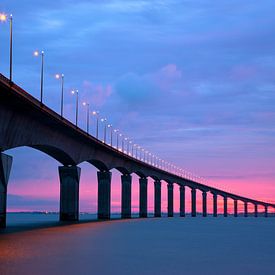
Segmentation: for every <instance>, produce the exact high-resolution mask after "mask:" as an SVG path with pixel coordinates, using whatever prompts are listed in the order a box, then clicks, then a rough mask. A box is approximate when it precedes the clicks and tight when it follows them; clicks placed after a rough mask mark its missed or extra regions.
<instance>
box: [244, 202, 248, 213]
mask: <svg viewBox="0 0 275 275" xmlns="http://www.w3.org/2000/svg"><path fill="white" fill-rule="evenodd" d="M244 216H245V217H248V206H247V201H245V202H244Z"/></svg>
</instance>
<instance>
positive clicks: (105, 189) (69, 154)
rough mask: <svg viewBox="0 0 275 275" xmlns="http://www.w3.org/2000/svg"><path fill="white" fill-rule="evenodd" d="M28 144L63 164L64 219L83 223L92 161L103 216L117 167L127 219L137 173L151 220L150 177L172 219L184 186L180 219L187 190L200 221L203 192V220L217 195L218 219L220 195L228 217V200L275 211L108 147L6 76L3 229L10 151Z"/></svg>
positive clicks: (0, 112) (0, 178) (0, 128)
mask: <svg viewBox="0 0 275 275" xmlns="http://www.w3.org/2000/svg"><path fill="white" fill-rule="evenodd" d="M21 146H28V147H32V148H35V149H37V150H40V151H42V152H44V153H46V154H48V155H49V156H51V157H53V158H54V159H56V160H57V161H59V162H60V163H61V164H62V166H60V167H59V177H60V220H78V217H79V179H80V172H81V169H80V168H79V167H78V166H77V165H79V164H80V163H82V162H84V161H87V162H89V163H90V164H92V165H94V166H95V167H96V168H97V169H98V172H97V176H98V218H99V219H109V218H110V210H111V205H110V201H111V199H110V197H111V196H110V195H111V175H112V174H111V172H110V170H111V169H117V170H118V171H120V172H121V174H122V175H121V183H122V203H121V204H122V205H121V216H122V218H130V217H131V183H132V176H131V174H133V173H135V174H137V175H138V176H139V178H140V179H139V190H140V192H139V202H140V203H139V215H140V217H147V184H148V177H151V178H153V179H154V188H155V189H154V215H155V216H156V217H160V216H161V181H164V182H166V183H167V188H168V198H167V199H168V216H169V217H172V216H173V189H174V185H175V184H177V185H178V186H179V188H180V215H181V216H185V187H186V186H187V187H189V188H191V194H192V195H191V209H192V216H193V217H195V216H196V213H197V209H196V197H197V196H196V191H197V190H200V191H202V201H203V209H202V210H203V216H207V194H211V195H212V196H213V215H214V216H217V197H218V196H221V197H223V198H224V216H225V217H226V216H227V200H228V198H231V199H233V200H234V215H235V216H237V215H238V202H239V201H241V202H243V203H244V214H245V216H247V215H248V203H251V204H253V205H254V209H255V211H254V214H255V216H257V215H258V206H259V205H262V206H264V208H265V216H267V215H268V207H272V208H275V204H271V203H267V202H263V201H258V200H254V199H250V198H246V197H243V196H240V195H236V194H232V193H229V192H226V191H223V190H219V189H217V188H214V187H211V186H207V185H205V184H202V183H200V182H196V181H195V180H192V179H188V178H184V177H182V176H179V175H176V174H173V173H171V172H169V171H166V170H164V169H162V168H163V167H161V166H157V165H155V164H154V165H153V164H152V163H148V162H147V163H146V162H144V161H142V160H139V159H136V158H135V157H133V156H131V155H128V154H125V153H123V152H121V151H120V150H118V149H116V148H113V147H111V146H109V145H108V144H105V143H103V142H102V141H100V140H98V139H96V138H95V137H93V136H91V135H89V134H87V133H86V132H84V131H83V130H82V129H80V128H78V127H76V126H75V125H74V124H72V123H71V122H70V121H68V120H67V119H65V118H63V117H61V116H60V115H59V114H57V113H56V112H54V111H53V110H51V109H50V108H48V107H47V106H45V105H44V104H42V103H41V102H40V101H38V100H37V99H35V98H34V97H33V96H31V95H30V94H28V93H27V92H26V91H24V90H23V89H22V88H20V87H19V86H17V85H16V84H15V83H13V82H10V81H9V80H8V79H6V78H5V77H4V76H3V75H1V74H0V154H1V155H0V156H1V157H0V227H5V226H6V204H7V186H8V180H9V174H10V171H11V167H12V157H11V156H9V155H7V154H5V153H4V152H5V151H6V150H8V149H12V148H17V147H21Z"/></svg>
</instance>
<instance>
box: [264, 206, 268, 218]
mask: <svg viewBox="0 0 275 275" xmlns="http://www.w3.org/2000/svg"><path fill="white" fill-rule="evenodd" d="M264 216H265V217H266V218H267V217H268V207H267V205H265V206H264Z"/></svg>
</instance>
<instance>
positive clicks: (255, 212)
mask: <svg viewBox="0 0 275 275" xmlns="http://www.w3.org/2000/svg"><path fill="white" fill-rule="evenodd" d="M254 217H255V218H257V217H258V204H255V205H254Z"/></svg>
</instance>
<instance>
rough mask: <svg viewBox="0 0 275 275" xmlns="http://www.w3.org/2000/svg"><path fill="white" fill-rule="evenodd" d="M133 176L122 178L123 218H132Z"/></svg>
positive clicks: (123, 176)
mask: <svg viewBox="0 0 275 275" xmlns="http://www.w3.org/2000/svg"><path fill="white" fill-rule="evenodd" d="M131 187H132V176H131V175H129V174H125V175H122V176H121V190H122V192H121V193H122V194H121V218H123V219H129V218H131V214H132V211H131V198H132V188H131Z"/></svg>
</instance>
